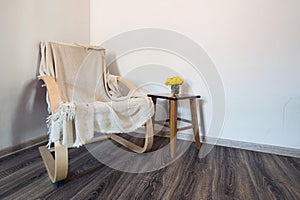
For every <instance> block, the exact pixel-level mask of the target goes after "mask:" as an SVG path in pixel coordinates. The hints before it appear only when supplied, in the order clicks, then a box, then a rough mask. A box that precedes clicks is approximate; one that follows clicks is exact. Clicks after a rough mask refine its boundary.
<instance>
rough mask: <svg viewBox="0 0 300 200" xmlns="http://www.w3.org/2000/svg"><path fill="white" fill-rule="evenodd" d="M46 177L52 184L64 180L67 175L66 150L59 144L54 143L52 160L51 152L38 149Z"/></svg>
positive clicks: (43, 148) (44, 148)
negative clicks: (46, 173) (47, 176)
mask: <svg viewBox="0 0 300 200" xmlns="http://www.w3.org/2000/svg"><path fill="white" fill-rule="evenodd" d="M39 151H40V154H41V156H42V158H43V161H44V164H45V166H46V169H47V172H48V175H49V177H50V179H51V181H52V182H53V183H56V182H58V181H61V180H64V179H65V178H66V177H67V175H68V148H67V147H65V146H63V145H61V144H60V142H55V143H54V150H53V151H54V155H55V158H53V156H52V154H51V151H50V150H49V149H48V148H47V147H46V146H42V147H39Z"/></svg>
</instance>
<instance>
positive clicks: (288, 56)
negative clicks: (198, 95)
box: [91, 0, 300, 149]
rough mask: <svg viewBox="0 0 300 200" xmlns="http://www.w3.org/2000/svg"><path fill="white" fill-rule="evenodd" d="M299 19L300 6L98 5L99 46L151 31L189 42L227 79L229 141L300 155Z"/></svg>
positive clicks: (113, 0) (233, 1) (94, 39)
mask: <svg viewBox="0 0 300 200" xmlns="http://www.w3.org/2000/svg"><path fill="white" fill-rule="evenodd" d="M299 19H300V1H299V0H286V1H282V0H263V1H262V0H226V1H221V0H219V1H200V0H151V1H146V0H127V1H118V0H91V43H99V44H100V43H102V42H103V41H105V40H107V39H109V38H111V37H112V36H115V35H117V34H120V33H122V32H126V31H130V30H134V29H139V28H144V27H150V28H161V29H169V30H173V31H176V32H178V33H181V34H183V35H186V36H187V37H189V38H191V39H192V40H194V41H195V42H197V43H198V44H199V45H200V46H201V47H203V49H204V50H205V51H206V52H207V53H208V55H209V56H210V57H211V58H212V60H213V61H214V63H215V65H216V67H217V70H218V71H219V74H220V76H221V78H222V80H223V83H224V87H225V95H226V119H225V124H224V131H223V132H222V135H221V137H222V138H225V139H231V140H238V141H246V142H253V143H262V144H271V145H276V146H285V147H292V148H298V149H299V148H300V134H299V133H300V90H299V86H300V79H299V74H300V67H299V66H300V20H299ZM141 59H142V58H141V57H139V60H141ZM145 60H146V59H145ZM166 66H167V65H166ZM168 66H171V67H173V66H176V63H170V64H169V65H168ZM137 71H138V70H137V69H136V70H135V71H132V73H133V72H137ZM134 75H135V77H139V78H140V74H133V76H132V77H134ZM192 75H193V74H192V72H191V74H190V77H193V76H192ZM149 76H151V74H147V77H149ZM152 76H153V77H155V74H153V75H152ZM167 76H168V74H166V77H167ZM133 81H134V80H133ZM188 81H191V80H188ZM206 114H207V113H206Z"/></svg>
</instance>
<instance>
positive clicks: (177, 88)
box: [171, 84, 180, 96]
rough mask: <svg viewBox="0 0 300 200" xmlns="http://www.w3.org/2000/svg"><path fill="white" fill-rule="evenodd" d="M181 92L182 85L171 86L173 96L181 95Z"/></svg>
mask: <svg viewBox="0 0 300 200" xmlns="http://www.w3.org/2000/svg"><path fill="white" fill-rule="evenodd" d="M179 90H180V85H179V84H175V85H171V94H172V95H173V96H175V95H177V94H179Z"/></svg>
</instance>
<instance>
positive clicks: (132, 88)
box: [117, 76, 138, 90]
mask: <svg viewBox="0 0 300 200" xmlns="http://www.w3.org/2000/svg"><path fill="white" fill-rule="evenodd" d="M117 81H118V82H120V83H122V84H123V85H125V86H126V87H127V88H128V89H130V90H138V87H136V85H134V84H133V83H132V82H130V81H129V80H127V79H125V78H123V77H120V76H117Z"/></svg>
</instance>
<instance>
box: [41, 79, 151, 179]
mask: <svg viewBox="0 0 300 200" xmlns="http://www.w3.org/2000/svg"><path fill="white" fill-rule="evenodd" d="M38 78H39V80H42V81H43V82H44V83H45V86H46V88H47V92H48V97H49V104H50V108H51V113H52V114H53V113H55V112H57V109H58V107H59V105H60V103H62V102H63V101H62V97H61V95H60V89H59V86H58V84H57V82H56V80H55V78H53V77H52V76H45V75H43V76H39V77H38ZM117 81H118V82H120V83H122V84H124V85H125V86H126V87H127V88H128V89H130V90H135V89H136V87H135V86H134V84H132V83H131V82H129V81H128V80H126V79H124V78H121V77H117ZM105 139H112V140H114V141H116V142H117V143H119V144H121V145H123V146H125V147H126V148H128V149H130V150H131V151H133V152H136V153H143V152H145V151H148V150H150V149H151V147H152V144H153V126H152V120H151V118H150V119H148V120H147V122H146V133H145V141H144V145H143V146H142V147H141V146H138V145H136V144H134V143H132V142H130V141H128V140H126V139H124V138H123V137H120V136H118V135H117V134H108V135H104V136H98V137H94V138H92V139H91V140H90V141H88V143H93V142H97V141H101V140H105ZM39 151H40V154H41V156H42V159H43V161H44V164H45V166H46V169H47V172H48V175H49V178H50V179H51V181H52V182H53V183H56V182H59V181H61V180H64V179H65V178H66V177H67V175H68V147H67V146H64V145H62V143H61V141H56V142H54V147H52V148H50V149H49V148H47V147H46V146H41V147H39ZM53 152H54V157H53V156H52V153H53Z"/></svg>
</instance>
